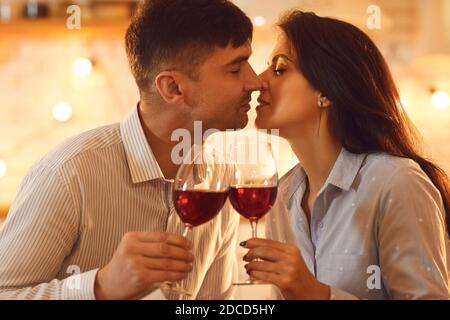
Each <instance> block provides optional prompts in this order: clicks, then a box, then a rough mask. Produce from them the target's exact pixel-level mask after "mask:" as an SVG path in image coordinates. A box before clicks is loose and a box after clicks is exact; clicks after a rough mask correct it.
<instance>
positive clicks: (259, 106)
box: [256, 102, 270, 110]
mask: <svg viewBox="0 0 450 320" xmlns="http://www.w3.org/2000/svg"><path fill="white" fill-rule="evenodd" d="M269 105H270V104H268V103H267V102H263V103H261V102H260V104H259V105H258V106H257V107H256V110H258V109H261V108H264V107H267V106H269Z"/></svg>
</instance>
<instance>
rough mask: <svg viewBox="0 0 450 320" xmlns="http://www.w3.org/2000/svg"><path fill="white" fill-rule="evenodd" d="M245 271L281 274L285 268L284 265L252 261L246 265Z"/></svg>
mask: <svg viewBox="0 0 450 320" xmlns="http://www.w3.org/2000/svg"><path fill="white" fill-rule="evenodd" d="M245 269H247V273H250V272H252V271H263V272H272V273H276V274H281V273H282V271H283V266H282V264H279V263H276V262H268V261H251V262H249V263H248V264H246V265H245Z"/></svg>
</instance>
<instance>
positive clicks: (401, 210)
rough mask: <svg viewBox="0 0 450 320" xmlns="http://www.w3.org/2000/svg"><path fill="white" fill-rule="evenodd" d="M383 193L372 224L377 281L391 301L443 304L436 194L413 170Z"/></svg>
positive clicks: (445, 286)
mask: <svg viewBox="0 0 450 320" xmlns="http://www.w3.org/2000/svg"><path fill="white" fill-rule="evenodd" d="M387 181H389V182H388V183H387V185H386V186H385V189H384V190H383V194H384V195H383V196H382V197H381V198H380V213H381V214H380V217H379V222H378V230H377V233H378V234H377V237H378V246H379V249H378V250H379V262H380V269H381V274H382V277H383V279H382V281H383V284H384V286H385V288H386V291H387V293H388V295H389V296H390V298H391V299H449V297H450V291H449V278H448V269H447V259H448V257H447V248H446V246H447V239H448V238H447V237H448V236H447V234H446V227H445V210H444V208H443V202H442V198H441V195H440V193H439V191H438V189H436V187H435V186H434V185H433V184H432V182H431V181H430V179H429V178H428V176H427V175H426V174H425V173H424V172H423V171H422V170H421V169H420V168H418V167H414V168H402V169H400V170H398V171H397V172H396V173H395V174H394V175H393V176H392V177H390V178H389V179H387Z"/></svg>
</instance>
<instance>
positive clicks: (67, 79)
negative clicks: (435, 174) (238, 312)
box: [0, 0, 450, 298]
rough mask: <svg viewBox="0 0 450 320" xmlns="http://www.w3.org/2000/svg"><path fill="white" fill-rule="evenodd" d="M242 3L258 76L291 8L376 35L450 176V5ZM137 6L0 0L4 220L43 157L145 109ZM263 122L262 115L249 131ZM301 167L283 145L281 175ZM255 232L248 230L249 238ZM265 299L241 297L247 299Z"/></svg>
mask: <svg viewBox="0 0 450 320" xmlns="http://www.w3.org/2000/svg"><path fill="white" fill-rule="evenodd" d="M234 2H235V3H236V4H237V5H238V6H240V7H241V8H242V9H243V10H244V11H245V12H246V13H247V14H248V15H249V16H250V17H251V18H252V20H253V22H254V25H255V33H254V41H253V50H254V55H253V56H252V58H251V60H250V62H251V64H252V66H253V67H254V69H255V70H256V71H257V72H262V71H263V70H264V69H265V67H266V61H267V58H268V57H269V54H270V52H271V50H272V48H273V44H274V41H275V37H276V30H275V28H274V26H273V25H274V23H275V22H276V20H277V18H278V17H279V16H280V15H281V14H282V13H284V12H285V11H286V10H288V9H291V8H294V7H295V8H299V9H301V10H304V11H314V12H316V13H317V14H319V15H325V16H332V17H336V18H339V19H342V20H345V21H348V22H350V23H353V24H355V25H357V26H358V27H360V28H361V29H362V30H364V31H365V32H366V33H368V34H369V35H370V36H371V37H372V39H373V40H374V41H375V42H376V43H377V45H378V46H379V48H380V49H381V51H382V53H383V54H384V56H385V57H386V59H387V61H388V64H389V66H390V68H391V70H392V72H393V75H394V78H395V80H396V82H397V85H398V87H399V90H400V93H401V97H402V102H403V104H404V106H405V108H406V110H407V112H408V114H409V116H410V117H411V118H412V120H413V122H414V123H415V125H416V126H417V128H418V129H419V131H420V133H421V134H422V136H423V138H424V141H425V150H424V151H425V153H426V155H427V156H428V157H430V158H432V159H433V160H435V161H436V162H437V163H438V164H439V165H440V166H441V167H442V168H443V169H444V170H445V171H446V172H447V174H449V173H450V144H449V142H450V130H449V126H450V106H449V105H450V98H449V94H450V0H396V1H390V0H376V1H375V0H370V1H369V0H235V1H234ZM136 4H137V1H132V0H128V1H125V0H122V1H106V0H105V1H100V0H98V1H94V0H79V1H75V0H73V1H63V0H61V1H59V0H39V1H35V0H33V1H25V0H23V1H22V0H0V101H1V103H0V220H1V219H2V217H3V218H4V217H5V216H6V214H7V212H8V207H9V205H10V203H11V201H12V200H13V198H14V196H15V194H16V192H17V189H18V186H19V183H20V181H21V179H22V177H23V176H24V174H25V173H26V171H27V170H28V168H29V167H30V166H31V165H32V164H33V163H34V162H35V161H37V160H38V159H40V158H41V157H42V156H43V155H44V154H46V153H47V152H48V151H50V150H51V149H52V148H54V147H55V146H56V145H58V144H59V143H60V142H61V141H63V140H64V139H65V138H67V137H70V136H72V135H76V134H78V133H81V132H83V131H86V130H89V129H92V128H95V127H98V126H100V125H105V124H109V123H114V122H118V121H120V120H121V119H122V118H123V117H124V116H125V115H126V114H127V113H128V112H129V111H130V110H131V109H132V108H133V107H134V106H135V104H136V102H137V101H138V91H137V87H136V85H135V83H134V80H133V78H132V76H131V73H130V72H129V69H128V64H127V59H126V55H125V50H124V39H123V38H124V33H125V30H126V27H127V25H128V23H129V20H130V16H131V15H132V13H133V10H135V8H136ZM70 5H78V6H79V8H80V14H81V24H80V26H79V27H80V28H77V27H75V28H72V27H73V26H74V25H73V24H70V23H71V22H72V23H73V22H74V21H73V20H71V17H73V14H76V13H77V11H72V9H73V8H72V7H70ZM68 8H69V10H68ZM378 14H379V16H377V15H378ZM376 17H379V18H380V19H379V21H378V23H375V24H374V23H373V22H374V20H373V19H374V18H376ZM68 19H69V21H68ZM68 22H69V26H70V27H68ZM336 41H339V39H336ZM255 100H256V99H254V101H253V103H254V102H255ZM254 117H255V112H254V110H252V111H251V112H250V122H249V128H250V127H252V126H253V119H254ZM295 163H296V159H295V157H294V155H293V154H292V152H291V151H290V150H289V148H288V146H287V145H286V143H285V142H283V143H282V148H281V154H280V163H279V168H280V174H283V173H285V172H286V171H287V170H288V169H289V168H291V167H292V166H293V165H294V164H295ZM262 230H263V228H261V231H262ZM249 235H250V229H249V228H248V225H246V224H243V225H242V230H241V234H240V238H242V239H244V238H248V237H249ZM241 270H242V268H241ZM240 290H241V289H240ZM245 290H253V291H245ZM265 295H266V291H265V290H259V291H258V290H255V289H242V290H241V291H240V297H247V298H249V297H250V298H258V297H260V298H265Z"/></svg>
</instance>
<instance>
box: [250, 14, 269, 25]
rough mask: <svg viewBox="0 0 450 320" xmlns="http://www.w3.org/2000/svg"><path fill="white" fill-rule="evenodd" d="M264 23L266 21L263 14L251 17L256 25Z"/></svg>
mask: <svg viewBox="0 0 450 320" xmlns="http://www.w3.org/2000/svg"><path fill="white" fill-rule="evenodd" d="M266 23H267V19H266V18H264V17H263V16H256V17H253V24H254V25H255V26H257V27H262V26H265V25H266Z"/></svg>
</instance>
